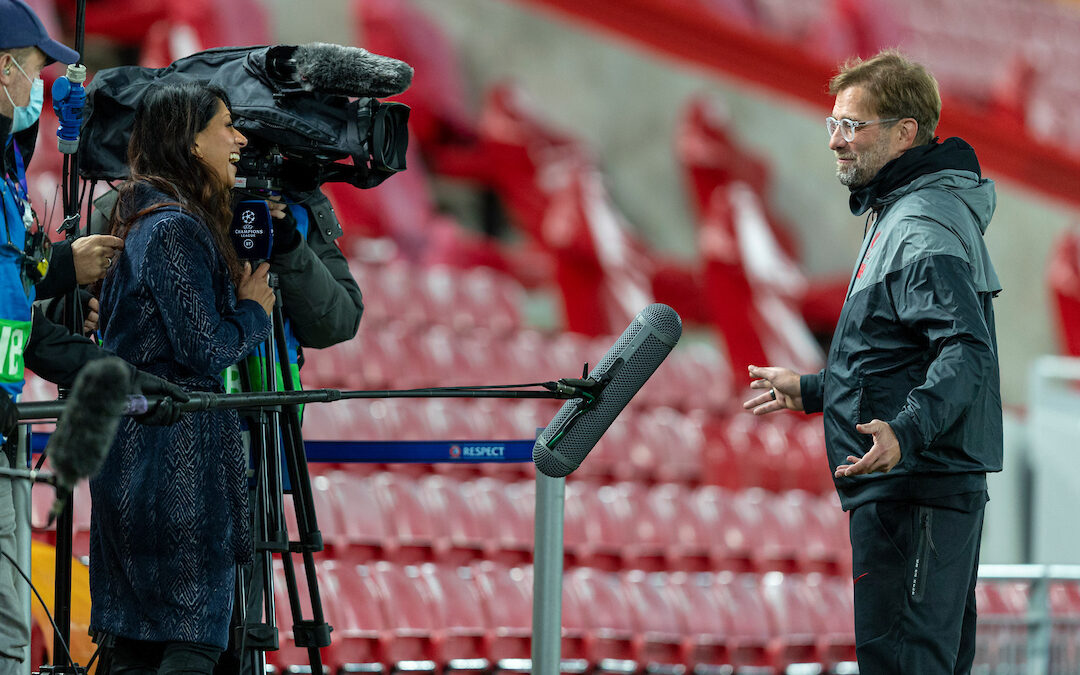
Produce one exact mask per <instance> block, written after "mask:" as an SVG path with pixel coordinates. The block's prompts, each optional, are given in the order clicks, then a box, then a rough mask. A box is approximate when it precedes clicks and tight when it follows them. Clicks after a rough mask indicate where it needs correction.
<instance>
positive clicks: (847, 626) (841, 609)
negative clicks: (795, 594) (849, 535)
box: [802, 574, 856, 672]
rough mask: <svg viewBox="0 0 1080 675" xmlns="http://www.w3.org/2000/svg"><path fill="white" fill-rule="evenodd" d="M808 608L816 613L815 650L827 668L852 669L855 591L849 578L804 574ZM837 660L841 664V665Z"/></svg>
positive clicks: (849, 670) (830, 669)
mask: <svg viewBox="0 0 1080 675" xmlns="http://www.w3.org/2000/svg"><path fill="white" fill-rule="evenodd" d="M805 582H806V583H805V585H804V586H803V589H802V590H803V591H804V592H805V593H806V598H807V602H808V604H809V607H810V610H811V611H813V612H814V613H816V614H817V616H818V622H817V623H818V626H819V628H818V632H817V635H818V653H819V655H820V656H821V658H822V659H823V660H824V662H825V664H826V666H827V667H828V668H829V671H830V672H836V671H838V670H844V671H845V672H852V671H853V669H852V667H851V664H854V663H855V660H856V659H855V591H854V586H853V584H852V583H851V581H850V580H849V579H848V578H844V577H838V576H832V577H830V576H822V575H817V574H811V575H809V576H807V577H806V578H805ZM840 664H844V665H843V666H840Z"/></svg>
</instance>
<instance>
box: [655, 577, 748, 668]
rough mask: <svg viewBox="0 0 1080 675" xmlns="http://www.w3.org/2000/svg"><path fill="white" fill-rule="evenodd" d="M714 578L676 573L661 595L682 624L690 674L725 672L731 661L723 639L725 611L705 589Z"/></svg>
mask: <svg viewBox="0 0 1080 675" xmlns="http://www.w3.org/2000/svg"><path fill="white" fill-rule="evenodd" d="M714 577H715V575H713V574H709V573H697V574H686V573H682V572H677V573H675V574H672V575H671V576H670V577H669V580H668V583H667V584H666V585H665V588H664V590H665V592H666V593H667V594H668V597H669V598H670V599H671V602H672V603H674V604H675V607H676V608H677V609H678V611H679V613H680V614H681V615H682V617H683V619H684V621H685V624H686V626H685V630H684V634H685V635H686V638H687V641H688V643H689V645H688V651H687V667H688V668H689V669H691V670H692V671H693V672H710V673H717V672H725V670H724V669H725V668H727V667H730V665H731V662H732V659H731V654H730V651H729V649H728V642H727V636H728V633H729V632H730V631H731V628H730V626H729V622H730V621H732V620H733V619H731V618H730V617H729V614H728V608H727V607H723V606H721V605H719V604H717V602H718V596H717V594H715V593H712V592H711V591H710V590H709V586H710V585H711V584H712V583H713V578H714Z"/></svg>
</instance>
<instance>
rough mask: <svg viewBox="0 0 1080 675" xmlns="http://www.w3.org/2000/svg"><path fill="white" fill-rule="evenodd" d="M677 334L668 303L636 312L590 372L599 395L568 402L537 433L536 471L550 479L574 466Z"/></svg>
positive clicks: (668, 349) (674, 315)
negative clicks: (597, 386)
mask: <svg viewBox="0 0 1080 675" xmlns="http://www.w3.org/2000/svg"><path fill="white" fill-rule="evenodd" d="M681 336H682V319H680V318H679V315H678V314H677V313H676V312H675V310H673V309H672V308H670V307H668V306H667V305H663V304H660V303H656V304H653V305H649V306H648V307H646V308H645V309H643V310H641V311H640V312H638V315H637V316H636V317H634V321H633V322H632V323H631V324H630V326H629V327H627V329H626V330H625V331H624V332H623V334H622V336H621V337H619V339H618V340H617V341H616V342H615V344H614V345H612V347H611V349H609V350H608V353H607V354H605V355H604V358H603V359H601V360H600V362H599V363H597V364H596V367H595V368H593V370H592V372H590V373H589V377H588V379H587V380H586V382H588V381H590V380H591V381H595V382H596V383H598V384H599V385H600V388H599V394H598V395H597V396H595V397H593V396H591V395H587V396H583V397H580V398H574V399H571V400H569V401H567V402H566V403H564V404H563V406H562V408H560V409H559V412H558V413H557V414H556V415H555V418H554V419H553V420H551V423H550V424H548V425H547V427H546V428H545V429H544V430H543V431H542V432H541V433H540V437H539V438H538V439H537V440H536V445H534V446H533V463H534V464H536V468H537V469H538V470H539V471H540V472H541V473H544V474H547V475H548V476H552V477H554V478H561V477H563V476H566V475H567V474H569V473H570V472H572V471H573V470H574V469H576V468H578V466H580V465H581V462H582V460H584V459H585V456H586V455H588V454H589V451H591V450H592V449H593V447H594V446H595V445H596V443H597V441H599V440H600V437H601V436H603V435H604V432H605V431H607V428H608V427H609V426H611V423H612V422H614V421H615V417H616V416H617V415H618V414H619V413H620V412H622V409H623V408H625V407H626V404H627V403H629V402H630V399H631V397H633V395H634V394H636V393H637V392H638V390H639V389H641V387H642V385H644V384H645V381H646V380H648V379H649V377H650V376H651V375H652V374H653V372H654V371H656V369H657V368H658V367H659V366H660V363H661V362H662V361H663V360H664V359H665V358H667V355H668V354H669V353H671V350H672V349H673V348H674V347H675V344H676V343H677V342H678V341H679V338H680V337H681Z"/></svg>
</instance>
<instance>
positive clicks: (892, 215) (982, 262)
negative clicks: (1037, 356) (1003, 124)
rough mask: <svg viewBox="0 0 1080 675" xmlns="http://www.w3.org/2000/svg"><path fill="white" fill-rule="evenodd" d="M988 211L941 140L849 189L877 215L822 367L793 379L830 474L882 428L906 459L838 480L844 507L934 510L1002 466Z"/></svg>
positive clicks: (985, 188)
mask: <svg viewBox="0 0 1080 675" xmlns="http://www.w3.org/2000/svg"><path fill="white" fill-rule="evenodd" d="M995 205H996V197H995V193H994V187H993V182H992V181H989V180H986V179H983V178H981V173H980V170H979V164H978V160H977V159H976V157H975V153H974V151H973V150H972V149H971V146H969V145H968V144H967V143H965V142H964V141H962V140H960V139H957V138H951V139H948V140H946V141H945V142H943V143H937V142H934V143H931V144H929V145H925V146H919V147H916V148H912V149H910V150H908V151H907V152H905V153H904V154H903V155H901V156H900V157H898V158H897V159H895V160H893V161H891V162H889V163H888V164H886V165H885V166H884V167H882V169H881V170H880V171H879V172H878V174H877V175H876V176H875V177H874V179H873V180H872V181H871V182H870V183H869V184H867V185H866V186H863V187H861V188H859V189H856V190H853V191H852V194H851V210H852V213H854V214H856V215H860V214H863V213H865V212H866V211H867V210H869V209H872V210H873V212H874V213H873V214H872V216H871V220H870V222H872V224H871V225H870V226H869V227H868V228H867V232H866V235H865V237H864V239H863V245H862V250H861V251H860V253H859V259H858V261H857V263H856V266H855V270H854V271H853V273H852V278H851V284H850V285H849V288H848V294H847V299H846V300H845V302H844V307H843V310H842V311H841V314H840V319H839V322H838V324H837V327H836V332H835V334H834V335H833V340H832V345H831V348H830V350H829V357H828V361H827V364H826V367H825V368H824V369H823V370H822V371H821V372H820V373H817V374H814V375H804V376H803V377H802V381H801V385H802V397H803V407H804V408H805V410H806V412H808V413H812V412H819V411H823V412H824V414H825V419H824V424H825V442H826V447H827V449H828V457H829V467H830V471H831V470H832V469H833V468H835V467H837V466H839V465H841V464H845V463H846V458H847V457H848V456H855V457H861V456H862V455H864V454H865V453H866V452H867V451H868V450H869V449H870V447H871V445H872V437H871V436H869V435H864V434H861V433H859V432H858V431H856V429H855V425H856V424H859V423H864V422H869V421H871V420H872V419H880V420H882V421H884V422H887V423H889V425H890V426H891V427H892V430H893V432H894V433H895V434H896V437H897V439H898V441H899V443H900V451H901V453H902V457H901V459H900V462H899V464H897V466H896V467H895V468H894V469H893V470H892V471H890V472H889V473H887V474H881V473H877V474H871V475H863V476H851V477H843V478H838V479H836V480H835V483H836V489H837V492H838V493H839V494H840V500H841V503H842V504H843V506H844V508H845V509H846V510H850V509H852V508H855V507H856V506H858V505H860V504H862V503H865V502H869V501H876V500H903V501H909V502H916V503H920V502H921V503H941V502H942V500H947V499H948V498H950V497H954V496H957V495H970V494H974V493H978V494H984V493H985V490H986V472H988V471H1000V470H1001V463H1002V427H1001V396H1000V393H999V372H998V357H997V339H996V336H995V329H994V313H993V305H992V298H993V297H994V296H995V295H997V293H998V292H1000V290H1001V286H1000V284H999V283H998V279H997V275H996V273H995V272H994V268H993V265H992V264H991V262H990V257H989V254H988V252H987V250H986V246H985V244H984V242H983V232H985V230H986V227H987V225H988V224H989V222H990V218H991V216H992V215H993V212H994V207H995Z"/></svg>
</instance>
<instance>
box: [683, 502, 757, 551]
mask: <svg viewBox="0 0 1080 675" xmlns="http://www.w3.org/2000/svg"><path fill="white" fill-rule="evenodd" d="M733 494H734V493H732V492H729V491H727V490H724V489H723V488H719V487H717V486H715V485H706V486H703V487H700V488H698V489H696V490H694V491H693V493H692V494H691V498H690V507H691V508H692V509H693V511H694V513H695V515H696V516H697V519H698V522H700V523H701V526H702V527H704V528H705V529H707V530H708V531H710V532H712V533H713V538H712V546H711V552H710V556H711V558H712V560H713V561H714V569H726V570H732V571H736V572H748V571H750V570H751V569H752V568H753V562H754V561H753V549H752V548H751V537H752V536H753V533H751V532H750V531H749V530H748V525H747V524H746V523H744V522H743V520H742V518H741V513H740V512H739V511H738V510H736V509H734V508H732V506H731V502H732V495H733Z"/></svg>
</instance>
